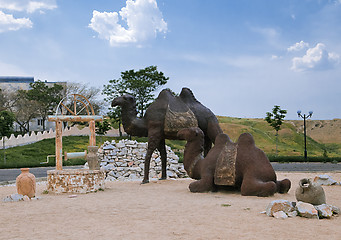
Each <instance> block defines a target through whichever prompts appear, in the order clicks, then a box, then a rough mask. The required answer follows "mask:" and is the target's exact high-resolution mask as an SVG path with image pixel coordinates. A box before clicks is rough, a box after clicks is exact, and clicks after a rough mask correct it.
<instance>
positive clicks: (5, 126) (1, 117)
mask: <svg viewBox="0 0 341 240" xmlns="http://www.w3.org/2000/svg"><path fill="white" fill-rule="evenodd" d="M13 122H14V116H13V114H12V113H11V112H9V111H1V112H0V134H1V137H4V136H6V137H9V136H10V134H11V133H12V130H13Z"/></svg>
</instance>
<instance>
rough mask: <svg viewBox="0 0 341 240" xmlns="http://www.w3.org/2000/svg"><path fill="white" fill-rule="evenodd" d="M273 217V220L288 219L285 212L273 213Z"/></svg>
mask: <svg viewBox="0 0 341 240" xmlns="http://www.w3.org/2000/svg"><path fill="white" fill-rule="evenodd" d="M273 216H274V218H277V219H286V218H288V215H287V214H286V213H285V212H283V211H278V212H274V213H273Z"/></svg>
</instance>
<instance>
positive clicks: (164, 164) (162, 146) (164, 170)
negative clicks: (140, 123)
mask: <svg viewBox="0 0 341 240" xmlns="http://www.w3.org/2000/svg"><path fill="white" fill-rule="evenodd" d="M165 144H166V143H165V140H164V139H162V140H161V141H160V143H159V147H158V148H157V149H158V150H159V152H160V155H161V167H162V171H161V178H160V180H165V179H167V151H166V145H165Z"/></svg>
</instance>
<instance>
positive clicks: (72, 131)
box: [0, 126, 119, 149]
mask: <svg viewBox="0 0 341 240" xmlns="http://www.w3.org/2000/svg"><path fill="white" fill-rule="evenodd" d="M63 136H90V129H89V127H85V128H82V129H79V128H78V127H77V126H74V127H70V128H65V129H63ZM105 136H109V137H118V136H119V131H118V129H111V130H109V131H108V132H107V134H106V135H105ZM55 137H56V132H55V131H54V130H52V129H50V130H49V131H44V132H37V133H35V132H31V134H28V133H26V134H25V135H24V136H22V135H18V136H17V137H15V136H14V134H12V135H11V136H10V137H9V138H7V137H5V148H11V147H16V146H21V145H26V144H31V143H35V142H38V141H41V140H44V139H48V138H55ZM3 143H4V141H3V138H0V148H1V149H2V148H3Z"/></svg>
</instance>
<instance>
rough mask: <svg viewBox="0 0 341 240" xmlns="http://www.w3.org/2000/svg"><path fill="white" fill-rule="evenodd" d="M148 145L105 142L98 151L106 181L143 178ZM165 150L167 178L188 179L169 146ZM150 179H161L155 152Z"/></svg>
mask: <svg viewBox="0 0 341 240" xmlns="http://www.w3.org/2000/svg"><path fill="white" fill-rule="evenodd" d="M147 146H148V143H145V142H143V143H141V142H137V141H132V140H120V141H119V142H117V143H116V142H115V140H113V141H112V142H108V141H107V142H105V143H104V144H103V145H102V146H101V147H100V148H99V149H98V156H99V160H100V166H101V169H102V170H104V171H105V172H106V180H110V181H114V180H137V179H142V178H143V170H144V159H145V156H146V153H147ZM166 150H167V177H168V178H185V177H188V176H187V173H186V171H185V170H184V167H183V164H182V163H179V162H178V161H179V157H178V156H177V155H176V154H175V153H174V152H173V151H172V149H171V148H170V147H169V146H166ZM149 177H150V178H160V177H161V158H160V153H159V152H158V151H157V150H156V151H155V152H154V153H153V156H152V159H151V161H150V171H149Z"/></svg>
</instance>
